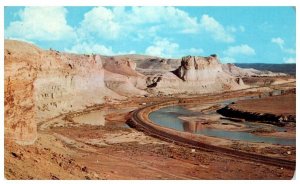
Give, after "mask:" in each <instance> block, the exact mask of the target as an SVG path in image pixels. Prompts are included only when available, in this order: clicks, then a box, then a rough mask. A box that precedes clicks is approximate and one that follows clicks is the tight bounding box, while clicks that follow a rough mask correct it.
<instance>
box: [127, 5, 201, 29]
mask: <svg viewBox="0 0 300 184" xmlns="http://www.w3.org/2000/svg"><path fill="white" fill-rule="evenodd" d="M126 13H127V17H126V18H127V20H128V22H129V23H130V24H139V25H141V24H149V23H150V24H152V23H157V24H161V25H162V27H168V28H173V29H174V30H173V31H179V32H181V33H195V32H197V31H198V28H199V27H198V26H199V25H198V23H197V18H196V17H191V16H190V15H189V14H188V13H186V12H185V11H182V10H180V9H178V8H175V7H164V6H160V7H148V6H144V7H133V8H132V10H131V11H129V12H126Z"/></svg>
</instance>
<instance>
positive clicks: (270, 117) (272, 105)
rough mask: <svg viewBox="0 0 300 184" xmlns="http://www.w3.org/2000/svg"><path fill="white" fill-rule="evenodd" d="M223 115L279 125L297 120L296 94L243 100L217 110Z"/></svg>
mask: <svg viewBox="0 0 300 184" xmlns="http://www.w3.org/2000/svg"><path fill="white" fill-rule="evenodd" d="M217 112H218V113H220V114H221V115H223V116H227V117H233V118H241V119H245V120H249V121H262V122H266V123H270V124H275V125H278V126H284V125H286V124H287V122H296V94H286V95H280V96H272V97H266V98H261V99H250V100H241V101H238V102H236V103H233V104H230V105H228V106H226V107H224V108H222V109H219V110H218V111H217Z"/></svg>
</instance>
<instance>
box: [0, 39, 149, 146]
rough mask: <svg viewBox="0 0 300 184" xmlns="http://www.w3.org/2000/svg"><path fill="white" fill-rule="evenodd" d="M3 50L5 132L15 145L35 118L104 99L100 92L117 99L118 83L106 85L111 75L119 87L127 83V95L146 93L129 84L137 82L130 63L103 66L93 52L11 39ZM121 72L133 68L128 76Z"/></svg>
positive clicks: (30, 133)
mask: <svg viewBox="0 0 300 184" xmlns="http://www.w3.org/2000/svg"><path fill="white" fill-rule="evenodd" d="M4 53H5V64H4V66H5V68H4V70H5V72H4V73H5V79H4V80H5V82H4V83H5V87H4V91H5V134H6V136H9V137H11V138H12V139H14V140H15V141H16V142H18V143H20V144H30V143H32V142H34V140H35V138H36V135H37V124H38V123H39V122H41V121H45V120H47V119H49V118H52V117H55V116H57V115H60V114H63V113H66V112H70V111H75V110H80V109H84V108H86V106H91V105H94V104H101V103H104V102H105V100H104V99H105V98H106V97H109V98H115V99H123V98H124V97H122V96H120V95H119V94H120V93H119V94H118V92H119V91H122V89H120V90H118V88H120V85H117V87H118V88H116V87H111V89H113V90H114V89H116V92H114V91H112V90H111V89H110V88H108V87H107V86H110V84H111V81H112V80H111V78H114V77H115V76H117V75H118V76H119V78H120V79H122V80H119V83H120V84H121V85H123V88H127V87H128V86H130V87H131V91H132V92H131V93H130V94H133V95H135V94H146V92H145V91H141V90H139V89H137V88H136V87H135V86H138V85H139V83H143V81H140V80H138V79H137V76H142V75H141V74H138V73H137V72H135V71H134V67H135V66H134V65H135V64H134V63H132V62H125V63H118V62H117V61H116V62H115V64H116V65H119V67H115V68H118V70H117V71H111V70H112V69H111V68H113V67H111V66H107V65H106V66H107V71H106V69H105V68H104V66H103V61H102V59H101V57H100V56H99V55H76V54H67V53H60V52H58V51H53V50H49V51H46V50H41V49H39V48H37V47H35V46H33V45H31V44H28V43H24V42H19V41H12V40H6V41H5V51H4ZM110 65H111V64H110ZM123 65H124V66H123ZM108 70H110V71H108ZM126 71H128V72H132V73H134V75H133V76H132V78H130V77H128V76H129V73H122V72H126ZM114 72H115V73H114ZM105 74H106V79H105ZM115 80H118V79H117V78H116V79H115ZM106 83H108V84H106Z"/></svg>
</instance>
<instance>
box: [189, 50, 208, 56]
mask: <svg viewBox="0 0 300 184" xmlns="http://www.w3.org/2000/svg"><path fill="white" fill-rule="evenodd" d="M203 52H204V50H203V49H201V48H190V49H187V51H186V52H185V53H186V55H196V56H197V55H198V56H199V54H203Z"/></svg>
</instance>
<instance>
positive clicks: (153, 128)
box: [127, 100, 296, 170]
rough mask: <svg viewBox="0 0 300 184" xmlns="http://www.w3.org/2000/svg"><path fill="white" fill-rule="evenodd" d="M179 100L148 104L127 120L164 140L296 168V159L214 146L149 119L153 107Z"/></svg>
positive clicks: (135, 126) (141, 129) (248, 159)
mask: <svg viewBox="0 0 300 184" xmlns="http://www.w3.org/2000/svg"><path fill="white" fill-rule="evenodd" d="M177 102H180V100H178V101H175V100H172V101H165V102H163V103H157V104H152V105H148V106H145V107H143V108H140V109H137V110H135V111H132V112H131V118H130V119H129V120H128V121H127V124H128V125H129V126H130V127H132V128H136V129H137V130H140V131H144V132H145V133H147V134H149V135H150V136H153V137H157V138H159V139H161V140H164V141H168V142H173V143H175V144H179V145H185V146H189V147H193V148H196V149H199V150H203V151H209V152H218V153H222V154H224V155H227V156H231V157H235V158H238V159H243V160H247V161H252V162H258V163H262V164H266V165H273V166H278V167H281V168H287V169H293V170H294V169H295V166H296V162H295V161H291V160H284V159H281V158H274V157H268V156H264V155H259V154H255V153H248V152H244V151H239V150H233V149H230V148H224V147H218V146H214V145H211V144H207V143H204V142H201V141H200V140H197V139H192V138H191V137H189V136H191V135H189V134H190V133H186V132H179V131H176V130H173V129H170V128H166V127H162V126H160V125H157V124H155V123H153V122H151V121H150V120H149V119H148V115H149V113H150V112H152V110H153V109H157V108H158V107H160V106H161V105H163V104H164V106H168V105H171V104H174V103H177ZM146 110H148V111H149V112H146V113H145V111H146ZM145 114H146V116H147V117H146V118H145V116H144V117H143V115H145Z"/></svg>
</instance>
